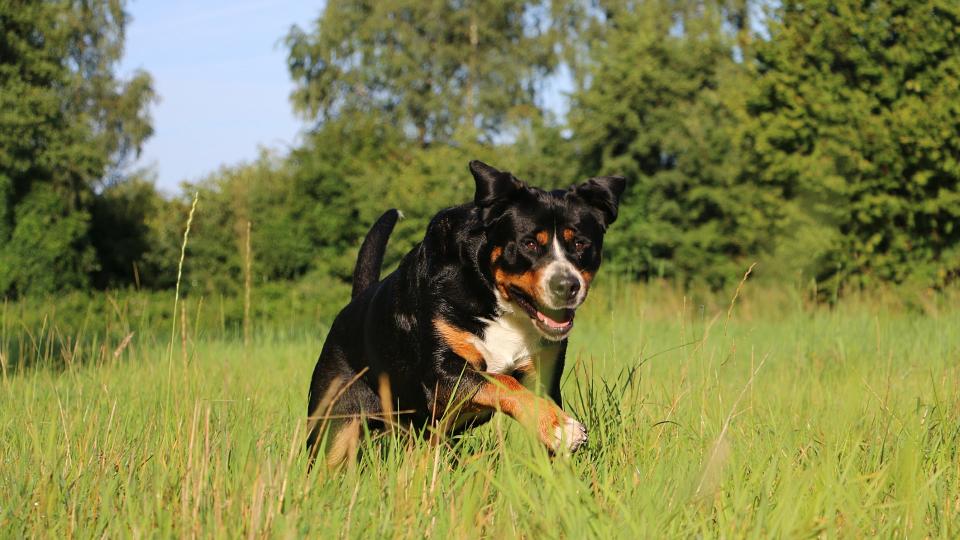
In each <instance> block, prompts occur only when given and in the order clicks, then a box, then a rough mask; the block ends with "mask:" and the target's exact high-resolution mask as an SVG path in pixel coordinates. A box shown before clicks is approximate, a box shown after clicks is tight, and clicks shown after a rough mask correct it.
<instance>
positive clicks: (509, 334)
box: [473, 311, 543, 375]
mask: <svg viewBox="0 0 960 540" xmlns="http://www.w3.org/2000/svg"><path fill="white" fill-rule="evenodd" d="M486 323H487V327H486V329H485V330H484V333H483V339H480V338H475V340H474V343H473V345H474V346H475V347H476V348H477V350H479V351H480V353H481V354H482V355H483V359H484V360H485V361H486V363H487V371H488V372H490V373H505V374H508V375H509V374H511V373H513V372H514V371H515V370H517V369H518V368H520V367H523V366H525V365H527V364H529V363H531V362H533V359H534V356H535V355H537V354H539V353H540V351H541V350H542V349H543V341H542V340H541V339H540V334H539V333H538V332H537V330H536V329H535V328H534V327H533V325H532V324H530V320H529V318H528V317H527V316H526V315H524V314H521V313H517V312H513V311H508V312H505V313H502V314H501V315H499V316H498V317H496V318H495V319H488V320H486Z"/></svg>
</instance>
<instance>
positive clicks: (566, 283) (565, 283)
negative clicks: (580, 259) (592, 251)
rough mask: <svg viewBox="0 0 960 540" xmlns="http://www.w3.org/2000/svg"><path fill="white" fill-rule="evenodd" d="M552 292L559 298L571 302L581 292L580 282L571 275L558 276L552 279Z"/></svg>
mask: <svg viewBox="0 0 960 540" xmlns="http://www.w3.org/2000/svg"><path fill="white" fill-rule="evenodd" d="M550 292H552V293H553V294H554V296H556V297H557V298H563V299H565V300H570V299H572V298H574V297H576V296H577V293H578V292H580V280H579V279H577V276H574V275H571V274H557V275H555V276H553V277H552V278H550Z"/></svg>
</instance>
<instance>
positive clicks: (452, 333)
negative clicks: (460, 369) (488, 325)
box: [433, 317, 487, 371]
mask: <svg viewBox="0 0 960 540" xmlns="http://www.w3.org/2000/svg"><path fill="white" fill-rule="evenodd" d="M433 326H434V328H436V329H437V335H439V336H440V338H441V339H443V341H444V343H446V344H447V347H450V350H451V351H453V352H454V354H456V355H457V356H459V357H461V358H463V359H464V360H466V361H467V363H469V364H470V365H471V366H473V369H475V370H477V371H486V370H487V362H486V361H485V360H484V359H483V354H481V353H480V351H479V350H477V348H476V347H475V346H474V345H473V338H474V337H475V336H474V335H473V334H471V333H470V332H467V331H466V330H461V329H459V328H457V327H455V326H453V325H452V324H450V323H448V322H447V321H445V320H443V319H441V318H439V317H437V318H436V319H434V320H433Z"/></svg>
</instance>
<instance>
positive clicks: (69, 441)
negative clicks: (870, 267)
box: [0, 279, 960, 538]
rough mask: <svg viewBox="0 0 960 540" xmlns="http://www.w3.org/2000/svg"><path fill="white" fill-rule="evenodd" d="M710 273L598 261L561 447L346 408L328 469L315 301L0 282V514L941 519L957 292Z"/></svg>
mask: <svg viewBox="0 0 960 540" xmlns="http://www.w3.org/2000/svg"><path fill="white" fill-rule="evenodd" d="M731 293H732V291H731ZM732 297H733V294H728V295H726V296H709V295H707V296H704V297H702V298H698V297H697V296H695V295H685V294H684V293H683V292H680V291H678V290H676V289H674V288H672V287H670V286H667V285H664V284H656V283H654V284H648V285H634V284H620V283H618V282H616V280H613V279H607V280H606V281H604V279H601V280H600V284H599V286H598V288H597V290H595V291H594V292H593V293H592V294H591V297H590V298H589V299H588V301H587V304H586V306H585V307H584V308H583V309H582V312H581V313H580V314H579V315H578V319H577V326H578V327H577V329H576V330H575V331H574V333H573V337H572V338H571V344H570V352H569V353H568V365H567V372H566V375H565V379H564V384H563V388H564V396H565V401H566V403H565V408H567V409H568V410H569V411H571V412H572V413H573V414H574V416H576V417H577V418H578V419H580V420H581V421H582V422H583V423H584V424H586V426H587V427H588V429H589V430H590V435H589V437H590V439H589V443H588V445H587V446H586V447H585V448H583V449H582V450H581V451H580V452H578V453H577V454H575V455H573V456H558V457H554V458H551V457H550V456H548V455H547V453H546V452H545V451H544V450H543V449H542V448H540V446H539V445H538V444H537V443H536V442H535V441H534V439H533V438H532V437H531V436H530V435H528V434H527V433H525V432H524V431H523V430H522V429H521V428H520V427H519V426H517V425H516V424H515V423H514V422H512V421H511V420H509V419H507V418H504V417H498V418H497V419H496V420H495V421H493V422H491V423H490V424H488V425H486V426H484V427H482V428H480V429H477V430H474V431H472V432H470V433H468V434H466V435H465V436H463V437H461V438H459V439H456V440H451V441H448V443H447V444H445V445H441V446H430V445H429V444H428V443H426V442H425V441H424V440H423V439H422V438H421V437H417V436H411V435H405V434H398V433H393V434H387V435H383V434H372V435H371V434H368V436H366V437H365V439H364V442H363V449H362V452H361V458H360V462H359V463H358V465H357V467H356V468H355V469H353V470H346V471H342V472H337V473H328V472H327V471H324V470H314V471H313V472H312V473H308V471H307V463H306V459H305V455H304V452H303V450H302V449H303V442H304V428H305V420H304V417H305V412H306V411H305V406H306V391H307V386H308V383H309V376H310V373H311V370H312V368H313V364H314V362H315V359H316V356H317V354H318V353H319V350H320V347H321V345H322V341H323V333H324V329H325V326H324V324H323V322H322V321H323V320H328V319H323V318H321V317H319V316H318V317H317V321H316V322H315V323H313V324H309V323H301V322H298V323H296V324H294V323H290V324H283V322H282V321H270V322H269V323H266V322H258V323H257V324H255V325H254V326H253V329H252V330H251V332H250V335H249V336H248V339H246V340H245V339H244V338H243V335H242V333H238V332H236V331H229V330H230V329H227V328H226V327H225V326H224V327H221V328H220V329H219V330H211V329H210V328H211V327H207V326H203V325H202V324H200V323H199V321H202V320H204V317H205V315H203V313H214V314H216V313H217V308H216V302H215V301H209V300H208V301H207V302H206V304H204V303H202V302H200V301H196V300H190V299H188V300H186V301H184V302H182V303H181V304H180V306H181V307H180V313H181V314H182V315H183V316H181V317H178V318H177V319H170V318H168V319H166V320H163V321H158V320H153V319H150V318H147V317H136V316H134V315H131V314H130V313H131V308H130V306H131V305H133V303H135V302H136V301H137V300H136V298H127V299H122V298H121V299H120V300H118V301H111V302H107V303H106V304H104V305H108V304H109V305H113V306H114V307H113V308H111V309H109V310H106V311H104V312H103V313H99V312H97V311H96V310H94V311H92V312H91V313H90V318H91V319H92V320H97V319H98V318H102V319H108V318H112V319H114V320H116V323H115V324H113V325H112V326H110V328H109V329H106V330H103V329H92V328H94V326H95V325H90V326H88V327H86V329H84V328H79V329H78V328H76V327H73V328H71V329H69V330H65V329H58V327H57V321H56V317H50V318H44V317H35V319H36V320H37V321H39V323H38V324H39V327H36V326H30V325H27V324H25V323H23V322H22V320H23V318H22V317H19V316H18V315H17V313H19V312H18V311H17V308H16V306H4V310H3V315H2V320H0V360H2V361H3V362H2V367H3V375H2V381H0V536H2V537H9V538H19V537H56V538H73V537H81V538H87V537H108V538H109V537H112V538H116V537H137V538H139V537H171V536H177V537H203V538H207V537H216V538H238V537H247V538H257V537H269V538H275V537H279V538H292V537H304V536H306V537H312V538H478V537H488V538H657V537H707V538H714V537H730V538H737V537H779V538H801V537H815V536H823V537H864V536H881V537H898V538H900V537H911V538H913V537H935V538H956V537H957V536H958V535H960V476H958V470H960V453H958V445H960V422H958V417H960V362H958V360H960V332H958V329H960V310H958V309H957V308H956V307H955V306H957V305H958V304H957V300H958V296H957V295H956V294H951V293H943V294H937V295H934V294H927V293H921V294H914V295H912V296H909V297H904V296H902V295H900V296H898V295H895V294H892V293H886V292H883V291H881V292H878V293H872V294H861V295H851V296H850V297H848V298H846V299H843V300H841V301H840V302H838V303H836V304H834V305H832V306H829V305H815V304H812V303H811V302H809V301H808V300H807V298H806V297H805V296H804V295H803V294H801V293H799V292H796V291H789V290H778V289H770V288H762V287H759V286H757V287H755V286H754V284H753V283H752V282H747V283H746V284H745V285H744V286H743V287H742V289H741V290H740V291H739V295H738V296H737V297H736V300H735V301H732V299H733V298H732ZM905 298H906V299H905ZM147 301H149V302H154V303H157V304H159V305H160V306H161V307H159V308H158V309H162V310H165V311H169V310H170V307H171V306H172V304H173V298H172V297H169V298H163V299H161V298H159V297H151V298H150V299H149V300H147ZM47 308H48V309H51V311H53V306H47ZM31 309H37V310H39V309H41V306H32V307H31ZM107 311H109V313H108V312H107ZM210 318H211V319H212V320H221V321H222V320H223V317H222V316H217V315H214V316H211V317H210ZM309 318H310V317H306V319H309ZM255 322H256V320H255ZM213 326H214V327H215V326H216V325H213ZM234 330H235V329H234ZM245 342H246V343H245ZM31 355H32V356H31ZM14 356H16V357H17V358H16V361H14Z"/></svg>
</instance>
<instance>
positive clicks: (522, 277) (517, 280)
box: [493, 268, 542, 302]
mask: <svg viewBox="0 0 960 540" xmlns="http://www.w3.org/2000/svg"><path fill="white" fill-rule="evenodd" d="M541 270H542V269H538V270H531V271H529V272H524V273H522V274H508V273H507V272H504V271H503V270H502V269H500V268H497V269H496V270H494V271H493V279H494V281H496V282H497V289H499V290H500V294H502V295H503V296H505V297H506V298H510V292H509V287H510V286H511V285H512V286H514V287H516V288H518V289H520V290H521V291H523V292H524V294H526V295H527V296H529V297H530V298H533V299H534V300H536V301H537V302H540V301H541V299H540V296H539V295H538V294H537V290H538V287H537V283H539V282H540V272H541Z"/></svg>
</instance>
